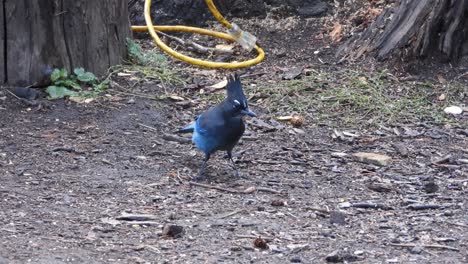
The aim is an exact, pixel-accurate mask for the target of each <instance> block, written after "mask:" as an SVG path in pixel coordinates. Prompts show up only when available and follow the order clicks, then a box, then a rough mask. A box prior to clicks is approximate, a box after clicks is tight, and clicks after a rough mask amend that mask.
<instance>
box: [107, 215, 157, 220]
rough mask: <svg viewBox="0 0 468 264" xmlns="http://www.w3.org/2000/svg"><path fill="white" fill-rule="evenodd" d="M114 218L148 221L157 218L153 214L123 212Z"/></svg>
mask: <svg viewBox="0 0 468 264" xmlns="http://www.w3.org/2000/svg"><path fill="white" fill-rule="evenodd" d="M115 219H116V220H121V221H148V220H156V219H158V218H157V217H156V216H155V215H143V214H141V215H139V214H123V215H120V216H117V217H116V218H115Z"/></svg>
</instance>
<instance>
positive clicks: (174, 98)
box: [169, 94, 185, 101]
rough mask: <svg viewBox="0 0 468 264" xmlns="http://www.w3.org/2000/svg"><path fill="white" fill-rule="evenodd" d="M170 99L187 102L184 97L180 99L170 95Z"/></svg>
mask: <svg viewBox="0 0 468 264" xmlns="http://www.w3.org/2000/svg"><path fill="white" fill-rule="evenodd" d="M169 98H170V99H172V100H174V101H185V99H184V98H183V97H180V96H178V95H175V94H172V95H169Z"/></svg>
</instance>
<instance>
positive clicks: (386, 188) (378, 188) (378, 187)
mask: <svg viewBox="0 0 468 264" xmlns="http://www.w3.org/2000/svg"><path fill="white" fill-rule="evenodd" d="M367 188H369V189H371V190H373V191H375V192H382V193H384V192H391V191H392V189H393V188H392V185H391V184H390V183H381V182H372V183H369V184H368V185H367Z"/></svg>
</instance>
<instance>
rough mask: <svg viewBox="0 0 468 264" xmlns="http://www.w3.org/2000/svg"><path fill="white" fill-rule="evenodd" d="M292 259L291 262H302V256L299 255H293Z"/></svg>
mask: <svg viewBox="0 0 468 264" xmlns="http://www.w3.org/2000/svg"><path fill="white" fill-rule="evenodd" d="M290 261H291V263H301V262H302V260H301V257H299V256H292V257H291V259H290Z"/></svg>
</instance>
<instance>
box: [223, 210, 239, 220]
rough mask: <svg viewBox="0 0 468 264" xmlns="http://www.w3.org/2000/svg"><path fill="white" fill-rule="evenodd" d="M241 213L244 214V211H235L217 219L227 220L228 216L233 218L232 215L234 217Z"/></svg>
mask: <svg viewBox="0 0 468 264" xmlns="http://www.w3.org/2000/svg"><path fill="white" fill-rule="evenodd" d="M243 212H245V209H241V210H236V211H233V212H230V213H229V214H226V215H223V216H220V217H219V218H221V219H224V218H228V217H230V216H233V215H236V214H239V213H243Z"/></svg>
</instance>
